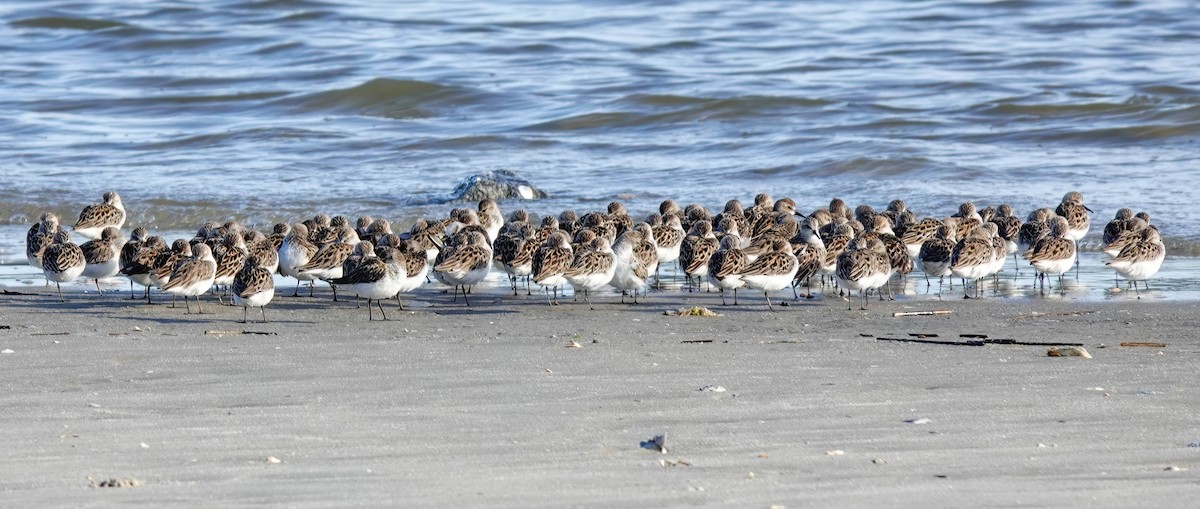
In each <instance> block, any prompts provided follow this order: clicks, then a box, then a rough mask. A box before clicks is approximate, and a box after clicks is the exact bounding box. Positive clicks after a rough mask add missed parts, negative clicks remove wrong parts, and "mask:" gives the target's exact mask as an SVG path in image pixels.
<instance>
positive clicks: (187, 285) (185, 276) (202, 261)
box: [162, 244, 217, 314]
mask: <svg viewBox="0 0 1200 509" xmlns="http://www.w3.org/2000/svg"><path fill="white" fill-rule="evenodd" d="M216 275H217V259H216V258H213V254H212V248H211V247H208V244H196V245H195V246H193V247H192V257H191V258H190V259H188V260H184V261H183V262H182V263H180V264H178V265H176V266H175V269H174V270H173V271H171V280H170V281H167V284H165V285H163V286H162V291H164V292H167V293H170V294H172V295H179V296H182V297H183V305H184V306H187V312H188V314H191V313H192V307H191V305H190V304H188V300H187V298H188V297H195V298H196V312H197V313H198V314H204V309H203V308H201V307H200V296H201V295H204V293H205V292H208V291H209V290H210V289H212V286H213V278H214V277H215V276H216Z"/></svg>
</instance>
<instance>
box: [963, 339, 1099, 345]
mask: <svg viewBox="0 0 1200 509" xmlns="http://www.w3.org/2000/svg"><path fill="white" fill-rule="evenodd" d="M983 342H984V343H987V344H989V345H1020V346H1083V343H1064V342H1058V341H1017V340H1015V339H985V340H983Z"/></svg>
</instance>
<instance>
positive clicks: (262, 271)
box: [232, 255, 275, 323]
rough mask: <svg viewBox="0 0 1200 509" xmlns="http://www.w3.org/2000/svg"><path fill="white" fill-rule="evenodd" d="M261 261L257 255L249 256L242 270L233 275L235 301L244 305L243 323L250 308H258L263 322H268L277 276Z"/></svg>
mask: <svg viewBox="0 0 1200 509" xmlns="http://www.w3.org/2000/svg"><path fill="white" fill-rule="evenodd" d="M261 263H262V260H259V259H258V257H257V256H253V255H252V256H249V257H247V258H246V262H245V264H243V265H242V270H240V271H238V273H237V275H235V276H234V277H233V288H232V294H233V302H234V304H237V305H239V306H242V323H246V322H247V320H246V319H247V316H246V314H247V313H248V312H249V311H250V308H258V311H259V312H260V313H262V321H263V323H267V310H266V308H267V304H270V303H271V299H273V298H275V278H273V277H271V270H270V269H267V268H265V267H263V266H262V265H261Z"/></svg>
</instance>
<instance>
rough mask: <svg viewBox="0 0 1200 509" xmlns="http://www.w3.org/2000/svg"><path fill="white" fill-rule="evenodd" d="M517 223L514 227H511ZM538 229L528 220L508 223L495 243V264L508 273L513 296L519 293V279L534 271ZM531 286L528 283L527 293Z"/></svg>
mask: <svg viewBox="0 0 1200 509" xmlns="http://www.w3.org/2000/svg"><path fill="white" fill-rule="evenodd" d="M514 224H516V225H517V226H516V227H514V228H509V227H510V226H513V225H514ZM537 232H538V231H537V229H535V228H534V226H533V225H532V224H529V223H528V222H524V221H521V222H519V223H512V222H510V223H508V224H506V225H505V229H504V230H503V231H501V232H500V237H499V238H497V239H496V242H494V243H493V245H492V249H493V252H494V254H493V257H492V258H493V259H494V260H495V265H496V266H497V267H498V268H500V269H501V270H503V271H504V273H505V274H507V275H508V282H509V285H510V286H511V287H512V292H513V296H516V295H517V280H518V279H520V278H523V277H525V278H527V277H529V275H530V273H531V272H532V271H533V251H534V250H535V249H536V248H537V246H538V244H540V242H538V239H537ZM528 292H529V288H528V283H526V294H528Z"/></svg>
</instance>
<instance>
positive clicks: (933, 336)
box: [908, 332, 938, 338]
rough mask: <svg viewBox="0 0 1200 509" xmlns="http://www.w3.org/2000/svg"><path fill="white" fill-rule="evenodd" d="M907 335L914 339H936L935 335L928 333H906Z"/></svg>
mask: <svg viewBox="0 0 1200 509" xmlns="http://www.w3.org/2000/svg"><path fill="white" fill-rule="evenodd" d="M908 335H909V336H912V337H914V338H936V337H938V335H937V334H930V333H926V332H910V333H908Z"/></svg>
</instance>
